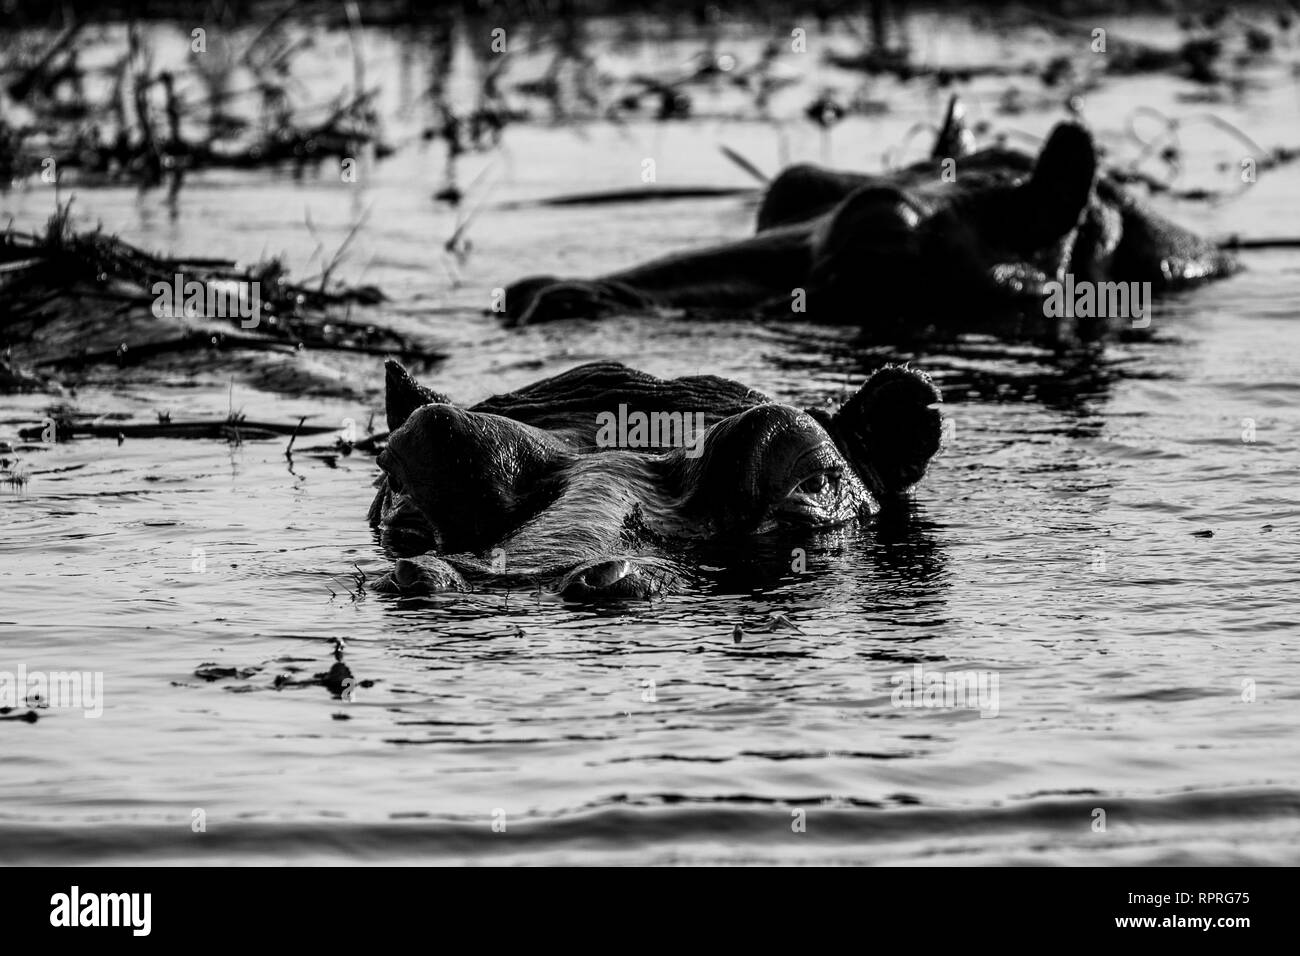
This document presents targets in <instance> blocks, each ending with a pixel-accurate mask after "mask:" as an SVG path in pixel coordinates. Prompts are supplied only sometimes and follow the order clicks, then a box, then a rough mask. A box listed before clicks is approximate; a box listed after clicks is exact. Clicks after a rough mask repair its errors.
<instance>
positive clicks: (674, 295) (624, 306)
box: [505, 98, 1236, 337]
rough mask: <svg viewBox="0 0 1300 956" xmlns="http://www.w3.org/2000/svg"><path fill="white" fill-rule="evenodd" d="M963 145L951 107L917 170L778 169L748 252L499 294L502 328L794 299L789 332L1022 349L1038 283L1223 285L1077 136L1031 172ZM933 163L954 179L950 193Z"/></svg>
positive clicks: (529, 283)
mask: <svg viewBox="0 0 1300 956" xmlns="http://www.w3.org/2000/svg"><path fill="white" fill-rule="evenodd" d="M973 145H974V139H973V137H972V136H971V135H970V133H969V131H968V130H967V129H966V127H965V124H964V122H963V120H962V110H961V106H960V104H959V102H958V101H957V100H956V99H955V98H954V99H953V101H952V103H951V104H950V107H949V113H948V118H947V121H946V122H945V124H944V128H943V130H942V132H941V133H940V135H939V137H938V140H937V142H936V145H935V150H934V154H933V155H932V157H931V159H929V160H927V161H925V162H920V163H917V164H915V165H912V166H909V167H907V168H905V169H902V170H899V171H897V172H893V173H888V174H884V175H880V176H866V175H860V174H857V173H845V172H833V171H830V170H825V169H820V168H818V167H815V166H809V165H800V166H793V167H791V168H789V169H787V170H785V171H784V172H783V173H782V174H781V175H780V176H778V177H777V178H776V180H774V181H773V182H772V184H771V186H770V187H769V189H768V191H767V193H766V195H765V196H764V199H763V202H762V205H761V207H760V209H759V213H758V229H757V233H756V235H754V236H753V237H751V238H748V239H742V240H740V241H738V242H730V243H725V244H723V245H719V246H714V247H711V248H705V249H697V250H691V251H687V252H682V253H678V254H675V255H670V256H666V257H664V258H661V259H656V260H654V261H652V262H649V263H646V264H644V265H640V266H636V267H633V268H631V269H626V270H623V271H620V272H615V273H611V274H609V275H606V276H601V277H598V278H595V279H557V278H555V277H552V276H537V277H532V278H528V279H524V280H521V281H519V282H517V283H515V284H514V285H512V286H510V287H509V288H508V289H507V290H506V300H505V308H506V319H507V321H508V322H509V323H511V324H517V325H524V324H530V323H536V322H546V321H551V320H554V319H560V318H566V317H598V316H602V315H607V314H612V313H615V312H627V311H654V310H656V309H682V310H687V311H690V312H693V313H710V312H723V313H735V312H746V313H750V314H753V313H760V314H766V315H770V316H780V315H786V316H788V315H791V314H792V308H793V305H794V302H795V290H804V292H805V295H806V315H798V316H797V317H799V318H811V319H819V320H826V321H835V322H855V323H860V324H861V325H862V326H863V327H864V329H866V330H868V331H872V332H876V333H883V334H898V335H903V336H906V335H909V334H932V333H934V332H942V331H944V330H948V331H966V330H974V329H981V330H982V329H984V328H985V325H984V320H985V319H993V318H1002V317H1005V316H1010V317H1018V318H1019V319H1020V320H1021V322H1020V324H1019V325H1012V326H1008V327H1007V328H1008V330H1010V331H1017V330H1018V331H1020V332H1021V333H1023V334H1026V335H1032V334H1035V333H1036V332H1040V331H1042V329H1041V326H1043V325H1044V323H1045V322H1047V321H1048V320H1045V319H1044V314H1043V298H1044V289H1043V285H1044V283H1045V282H1048V281H1053V280H1055V281H1063V279H1064V276H1065V274H1066V273H1073V275H1074V278H1075V281H1076V282H1078V281H1080V280H1088V281H1092V282H1108V281H1123V282H1151V283H1152V290H1153V291H1155V292H1159V291H1162V290H1165V289H1169V288H1173V287H1177V286H1181V285H1186V284H1189V283H1194V282H1199V281H1201V280H1205V279H1211V278H1215V277H1219V276H1223V275H1227V274H1230V273H1231V272H1233V271H1235V270H1236V264H1235V262H1234V261H1233V260H1232V258H1231V257H1230V256H1228V255H1227V254H1226V253H1224V252H1222V251H1221V250H1220V249H1218V248H1217V247H1216V246H1215V245H1214V244H1213V243H1210V242H1207V241H1205V240H1203V239H1200V238H1198V237H1197V236H1195V235H1193V234H1192V233H1190V232H1188V231H1187V230H1184V229H1181V228H1179V227H1178V226H1175V225H1174V224H1173V223H1170V222H1168V221H1167V220H1165V219H1163V218H1161V217H1160V216H1158V215H1156V214H1155V213H1154V212H1152V211H1151V210H1150V209H1148V208H1146V207H1145V206H1144V205H1142V204H1140V203H1138V202H1137V201H1136V200H1135V199H1133V198H1132V197H1131V196H1129V195H1128V194H1127V193H1125V192H1124V190H1123V189H1122V188H1121V187H1120V186H1119V185H1117V184H1116V183H1115V182H1113V181H1112V180H1111V179H1110V178H1109V177H1107V176H1105V175H1100V174H1099V173H1098V160H1097V151H1096V148H1095V146H1094V144H1093V141H1092V137H1091V136H1090V135H1089V133H1088V132H1087V130H1085V129H1084V128H1083V127H1082V126H1079V125H1077V124H1074V123H1061V124H1059V125H1058V126H1056V127H1055V129H1053V130H1052V133H1051V135H1050V136H1049V138H1048V140H1047V142H1046V143H1045V144H1044V146H1043V148H1042V150H1041V152H1040V153H1039V155H1038V157H1037V159H1034V158H1033V157H1030V156H1028V155H1026V154H1024V153H1020V152H1017V151H1015V150H1010V149H1004V148H992V149H983V150H979V151H974V150H973ZM947 159H952V160H954V161H955V163H956V166H955V167H951V168H953V169H954V173H955V178H954V177H949V178H952V179H953V181H950V182H946V181H944V176H943V172H944V161H945V160H947ZM1052 321H1059V320H1052ZM1025 323H1036V325H1033V324H1031V325H1026V324H1025ZM1001 327H1003V326H1001V325H998V324H997V323H994V325H993V326H991V327H990V328H991V329H997V328H1001ZM1062 331H1063V332H1065V333H1069V332H1074V331H1077V330H1074V329H1067V330H1062ZM1092 331H1096V330H1092ZM1053 332H1054V333H1055V332H1056V330H1053ZM1057 337H1060V336H1059V335H1058V336H1057Z"/></svg>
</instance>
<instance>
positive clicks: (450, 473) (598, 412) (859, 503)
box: [370, 362, 940, 597]
mask: <svg viewBox="0 0 1300 956" xmlns="http://www.w3.org/2000/svg"><path fill="white" fill-rule="evenodd" d="M388 374H389V377H388V391H389V395H388V409H389V416H390V417H389V427H390V429H391V432H390V435H389V438H388V443H387V447H386V448H385V449H384V451H383V452H382V453H381V454H380V456H379V465H380V467H381V468H382V469H383V475H382V477H381V478H380V480H379V482H378V485H379V492H378V494H377V496H376V498H375V502H374V504H373V505H372V506H371V511H370V520H371V523H372V525H374V526H375V527H376V529H377V530H378V532H379V536H380V541H381V543H382V544H383V545H384V547H385V549H386V550H387V551H388V552H389V553H390V554H391V555H392V556H393V557H395V558H396V559H397V567H396V568H395V570H394V572H393V573H392V574H391V575H388V576H386V578H385V579H383V581H382V582H381V584H380V585H379V586H380V588H381V589H384V588H387V589H390V590H397V591H411V590H418V589H423V590H427V589H430V588H432V589H440V590H448V589H450V590H455V589H462V588H465V587H467V584H466V577H477V578H480V579H489V580H492V579H495V580H498V581H500V582H501V583H506V584H508V583H510V582H519V581H533V582H545V583H547V584H549V585H550V586H551V587H552V588H553V589H554V590H556V591H558V592H560V593H563V594H565V595H567V596H577V597H596V596H615V597H626V596H645V595H646V594H649V593H652V592H654V591H656V590H661V589H663V588H665V587H667V586H668V585H669V584H670V583H671V580H672V579H673V578H674V577H675V576H676V574H677V572H678V571H679V570H680V560H679V559H680V557H681V556H682V554H683V553H685V551H686V550H688V549H689V547H690V545H691V543H692V542H702V541H706V540H712V539H718V538H730V537H736V536H744V535H752V534H779V533H782V532H789V531H795V532H798V533H808V532H813V531H817V530H822V529H827V528H834V527H838V526H840V525H844V524H846V523H848V522H851V521H855V520H858V519H860V518H865V517H870V516H871V515H873V514H875V513H876V512H877V511H878V510H879V509H880V507H881V503H882V501H884V502H887V501H889V500H890V499H891V498H894V497H897V496H898V495H900V494H902V493H903V492H904V491H905V490H906V489H907V488H908V487H909V486H910V485H912V484H913V483H915V482H916V481H917V480H919V479H920V477H921V476H922V475H923V474H924V471H925V467H926V465H927V463H928V462H929V460H930V458H931V457H932V456H933V455H934V453H935V452H936V451H937V449H938V446H939V424H940V421H939V412H938V410H937V408H935V407H934V406H935V404H936V403H937V402H938V401H939V396H938V392H937V391H936V390H935V388H934V386H933V385H931V384H930V382H929V381H928V379H926V378H925V377H924V376H923V375H921V374H920V373H917V372H913V371H910V370H906V369H902V368H894V367H890V368H885V369H881V370H880V371H878V372H876V373H875V374H874V375H873V376H871V378H870V379H868V381H867V383H866V384H865V385H864V386H863V388H862V389H860V390H859V391H858V393H857V394H856V395H855V396H853V398H851V399H850V400H849V401H848V402H846V403H845V404H844V405H842V406H841V407H840V408H838V409H837V410H835V411H833V412H831V411H827V410H814V411H811V412H805V411H800V410H799V409H797V408H794V407H792V406H790V405H783V404H779V403H775V402H772V401H771V400H769V399H768V398H767V397H766V396H763V395H760V394H758V393H756V392H754V391H752V390H750V389H747V388H745V387H744V386H742V385H740V384H738V383H735V382H730V381H727V380H725V379H718V378H714V377H712V376H696V377H692V378H683V379H674V380H671V381H665V380H661V379H657V378H654V377H653V376H649V375H646V374H645V373H642V372H637V371H634V370H632V369H627V368H625V367H623V366H621V365H617V364H615V363H595V364H592V365H584V366H580V367H578V368H575V369H573V370H571V371H569V372H566V373H563V374H562V375H558V376H555V377H554V378H551V379H547V380H545V381H543V382H539V383H537V384H535V385H533V386H529V387H528V388H525V389H521V390H519V391H517V392H512V393H510V394H508V395H503V396H496V397H494V398H491V399H488V400H487V401H485V402H482V403H480V404H479V405H476V406H474V407H473V408H470V409H463V408H458V407H456V406H454V405H452V404H450V403H448V402H446V401H428V400H427V399H428V398H429V397H430V396H432V397H434V398H437V399H441V398H442V396H437V395H435V394H434V393H430V392H427V391H425V390H422V389H420V387H419V386H418V385H416V384H415V383H414V382H413V381H412V380H411V379H410V377H409V376H408V375H407V374H406V373H405V371H404V370H402V369H401V367H400V366H398V365H397V364H396V363H392V362H390V363H389V373H388ZM614 410H617V414H618V415H619V416H620V417H619V420H620V421H621V422H623V423H624V424H626V423H627V422H629V421H631V422H634V423H636V427H635V428H634V429H632V430H630V431H629V430H627V429H623V430H622V432H621V433H620V434H617V435H615V436H614V440H612V441H611V440H610V434H609V432H608V431H607V426H608V423H609V421H610V417H611V416H612V415H613V414H614ZM683 422H690V423H692V424H691V425H690V426H688V427H686V428H684V429H683V428H682V427H681V424H680V423H683ZM602 423H603V424H602ZM669 423H671V424H672V425H673V426H675V427H673V428H669V427H668V424H669ZM694 423H698V424H699V425H700V426H701V427H703V429H704V431H703V433H702V435H696V434H692V433H691V429H692V428H693V427H694Z"/></svg>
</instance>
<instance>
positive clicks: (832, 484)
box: [794, 471, 840, 495]
mask: <svg viewBox="0 0 1300 956" xmlns="http://www.w3.org/2000/svg"><path fill="white" fill-rule="evenodd" d="M839 484H840V473H839V472H838V471H819V472H817V474H815V475H813V476H812V477H811V478H805V479H804V480H803V481H801V482H800V483H799V484H798V485H797V486H796V487H795V489H794V490H795V491H796V492H800V493H802V494H807V495H820V494H822V493H824V492H825V491H827V490H828V489H829V490H831V491H834V490H835V489H837V488H838V487H839Z"/></svg>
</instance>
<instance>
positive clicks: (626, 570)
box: [582, 560, 632, 588]
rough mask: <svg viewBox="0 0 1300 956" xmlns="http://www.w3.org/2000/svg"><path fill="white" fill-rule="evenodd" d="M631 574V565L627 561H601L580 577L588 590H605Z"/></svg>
mask: <svg viewBox="0 0 1300 956" xmlns="http://www.w3.org/2000/svg"><path fill="white" fill-rule="evenodd" d="M631 573H632V565H631V564H630V563H629V562H627V561H623V560H617V561H602V562H601V563H600V564H598V565H596V566H595V567H593V568H588V569H587V571H586V572H585V573H584V574H583V575H582V580H583V583H584V584H586V585H587V587H589V588H607V587H609V586H610V585H612V584H615V583H616V582H618V581H621V580H622V579H623V578H625V577H627V576H628V575H629V574H631Z"/></svg>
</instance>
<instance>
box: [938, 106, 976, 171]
mask: <svg viewBox="0 0 1300 956" xmlns="http://www.w3.org/2000/svg"><path fill="white" fill-rule="evenodd" d="M973 152H975V134H974V133H972V132H971V131H970V127H969V126H967V125H966V107H965V105H964V104H963V103H962V101H961V97H959V96H958V95H957V94H956V93H954V94H953V95H952V98H951V99H950V100H948V115H947V116H946V117H944V121H943V129H941V130H940V131H939V135H938V136H937V137H936V138H935V140H934V149H932V150H930V158H931V159H957V158H959V157H962V156H969V155H970V154H971V153H973Z"/></svg>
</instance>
